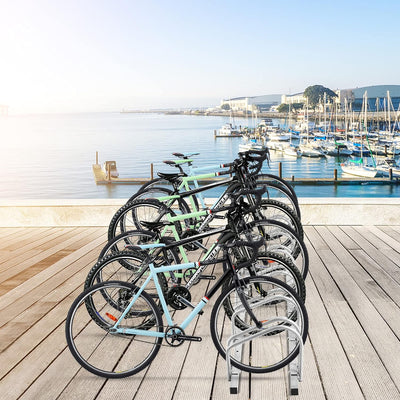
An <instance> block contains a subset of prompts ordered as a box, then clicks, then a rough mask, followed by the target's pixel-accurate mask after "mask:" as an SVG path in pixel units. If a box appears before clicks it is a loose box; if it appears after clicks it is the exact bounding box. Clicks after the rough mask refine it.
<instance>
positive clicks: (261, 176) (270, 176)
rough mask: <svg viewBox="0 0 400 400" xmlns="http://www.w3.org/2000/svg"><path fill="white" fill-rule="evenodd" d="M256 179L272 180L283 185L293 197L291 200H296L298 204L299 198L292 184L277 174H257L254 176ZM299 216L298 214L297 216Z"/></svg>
mask: <svg viewBox="0 0 400 400" xmlns="http://www.w3.org/2000/svg"><path fill="white" fill-rule="evenodd" d="M256 179H257V180H259V181H267V182H269V181H272V182H274V183H276V184H278V185H281V186H283V187H284V188H285V189H286V190H287V191H289V192H290V193H291V195H292V197H293V200H295V201H296V203H297V204H299V200H298V198H297V194H296V192H295V190H294V188H293V186H292V185H291V184H290V183H289V182H287V181H286V180H285V179H283V178H281V177H279V176H278V175H273V174H258V175H257V176H256ZM299 217H300V216H299Z"/></svg>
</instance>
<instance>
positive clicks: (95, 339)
mask: <svg viewBox="0 0 400 400" xmlns="http://www.w3.org/2000/svg"><path fill="white" fill-rule="evenodd" d="M137 289H138V288H137V287H136V286H134V285H132V284H130V283H128V282H118V281H109V282H105V283H100V284H98V285H95V286H92V287H90V288H88V289H87V290H85V291H83V292H82V293H81V294H80V295H79V296H78V297H77V298H76V300H75V301H74V302H73V303H72V306H71V308H70V309H69V312H68V315H67V320H66V324H65V335H66V339H67V344H68V347H69V349H70V351H71V353H72V355H73V357H74V358H75V359H76V361H77V362H78V363H79V364H80V365H81V366H82V367H83V368H85V369H86V370H88V371H90V372H91V373H93V374H95V375H98V376H101V377H103V378H124V377H127V376H131V375H134V374H136V373H138V372H139V371H141V370H143V369H144V368H146V367H147V366H148V365H149V364H150V363H151V362H152V361H153V359H154V358H155V357H156V355H157V353H158V351H159V349H160V346H161V342H162V339H163V338H162V337H158V338H154V339H153V341H152V342H150V338H148V339H147V341H143V340H140V339H138V337H137V336H138V335H136V336H135V335H128V334H113V333H112V332H110V329H111V328H112V327H113V325H114V320H116V319H118V318H119V316H120V315H121V311H118V310H116V309H115V308H113V307H111V308H110V306H109V305H108V304H107V303H106V302H105V300H104V297H103V296H102V295H101V294H99V292H101V291H104V290H109V291H110V293H112V295H113V296H115V298H116V301H118V300H117V296H121V293H122V294H123V295H124V296H125V297H124V300H123V301H124V302H125V303H128V302H129V300H128V299H127V298H126V297H127V296H132V295H133V293H135V291H137ZM88 298H91V300H92V303H93V304H96V306H97V308H96V312H97V313H98V314H101V315H103V316H104V323H103V324H102V326H101V325H99V324H98V323H96V322H95V321H93V320H92V318H91V316H90V315H89V314H88V309H87V307H86V303H87V299H88ZM126 306H127V305H126ZM126 306H125V307H126ZM132 309H133V311H130V312H128V313H127V315H126V317H125V318H124V320H123V322H122V327H125V328H136V329H138V328H142V327H143V325H144V324H147V328H146V330H150V329H152V330H155V331H156V332H163V322H162V316H161V312H160V310H159V308H158V306H157V305H156V304H155V302H154V301H153V299H152V298H151V297H150V296H149V295H148V294H147V293H146V292H142V293H141V294H140V296H139V298H138V300H137V301H136V302H135V303H134V305H133V306H132ZM150 323H151V324H150ZM150 325H152V326H150ZM141 337H142V336H141ZM138 347H140V351H141V352H143V355H142V354H141V353H140V352H139V350H138ZM135 357H137V358H138V361H135Z"/></svg>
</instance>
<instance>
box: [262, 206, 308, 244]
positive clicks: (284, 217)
mask: <svg viewBox="0 0 400 400" xmlns="http://www.w3.org/2000/svg"><path fill="white" fill-rule="evenodd" d="M268 209H269V210H274V211H275V215H274V214H272V215H271V213H268ZM259 211H260V212H261V213H262V216H263V218H262V219H272V220H275V221H279V222H283V223H285V224H286V225H288V226H289V227H290V228H292V229H293V230H294V231H295V232H296V233H297V235H298V236H299V238H300V239H302V240H303V239H304V230H303V225H302V223H301V221H300V218H299V217H298V215H297V214H296V213H295V212H294V211H293V210H292V209H291V208H290V207H289V206H287V205H286V204H285V203H282V202H280V201H278V200H265V199H263V200H261V205H260V208H259Z"/></svg>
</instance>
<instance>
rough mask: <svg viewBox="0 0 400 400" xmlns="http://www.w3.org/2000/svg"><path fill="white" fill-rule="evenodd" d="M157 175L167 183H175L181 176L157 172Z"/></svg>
mask: <svg viewBox="0 0 400 400" xmlns="http://www.w3.org/2000/svg"><path fill="white" fill-rule="evenodd" d="M157 175H158V176H159V177H160V178H162V179H165V180H167V181H169V182H174V181H177V180H178V179H179V178H181V177H182V176H183V175H182V174H179V173H178V174H176V173H175V174H167V173H165V172H157Z"/></svg>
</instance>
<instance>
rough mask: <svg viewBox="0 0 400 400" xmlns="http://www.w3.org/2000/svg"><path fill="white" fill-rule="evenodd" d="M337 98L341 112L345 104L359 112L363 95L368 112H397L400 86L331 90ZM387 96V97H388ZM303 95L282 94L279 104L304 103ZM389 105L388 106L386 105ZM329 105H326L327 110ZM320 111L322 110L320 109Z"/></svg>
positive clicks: (336, 101)
mask: <svg viewBox="0 0 400 400" xmlns="http://www.w3.org/2000/svg"><path fill="white" fill-rule="evenodd" d="M333 91H334V92H335V93H336V94H337V97H336V98H335V99H334V101H335V103H336V105H337V109H338V110H339V111H343V110H344V109H345V106H344V104H345V102H346V101H347V104H351V108H352V110H353V111H355V112H360V111H361V110H362V105H363V97H364V93H365V92H367V95H368V111H373V112H374V111H377V109H379V111H383V110H386V111H387V110H389V109H390V110H391V111H398V110H399V109H400V108H399V106H400V85H374V86H363V87H357V88H351V89H336V90H333ZM388 94H389V96H388ZM305 102H306V99H305V97H304V93H296V94H292V95H288V94H283V95H282V96H281V103H284V104H294V103H305ZM389 102H390V103H391V104H389ZM388 104H389V105H388ZM329 106H330V104H329V103H328V108H329ZM321 110H322V108H321Z"/></svg>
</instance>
